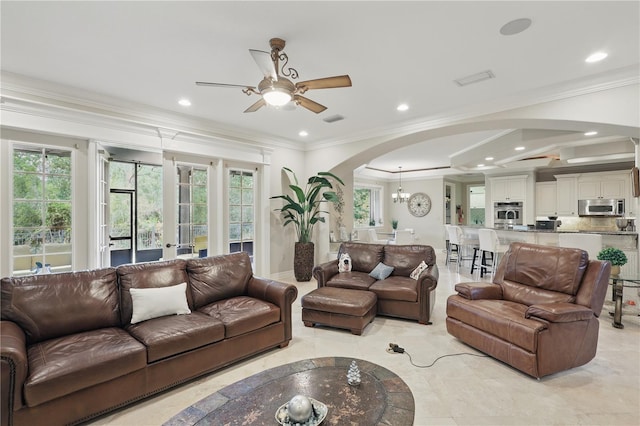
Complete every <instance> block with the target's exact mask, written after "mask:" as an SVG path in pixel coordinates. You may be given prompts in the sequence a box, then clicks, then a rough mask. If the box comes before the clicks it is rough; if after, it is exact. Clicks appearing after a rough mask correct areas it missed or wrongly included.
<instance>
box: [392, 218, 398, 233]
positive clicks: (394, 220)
mask: <svg viewBox="0 0 640 426" xmlns="http://www.w3.org/2000/svg"><path fill="white" fill-rule="evenodd" d="M391 227H392V228H393V230H394V231H396V230H397V229H398V219H391Z"/></svg>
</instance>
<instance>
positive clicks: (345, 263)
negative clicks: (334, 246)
mask: <svg viewBox="0 0 640 426" xmlns="http://www.w3.org/2000/svg"><path fill="white" fill-rule="evenodd" d="M338 272H351V256H349V253H342V254H341V255H340V259H338Z"/></svg>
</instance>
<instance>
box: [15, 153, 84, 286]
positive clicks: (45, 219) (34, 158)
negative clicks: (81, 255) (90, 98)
mask: <svg viewBox="0 0 640 426" xmlns="http://www.w3.org/2000/svg"><path fill="white" fill-rule="evenodd" d="M12 156H13V158H12V161H13V195H12V199H13V220H12V223H13V229H12V235H13V259H12V260H13V262H12V263H13V275H14V276H19V275H28V274H34V273H48V272H63V271H71V269H72V261H71V259H72V246H71V241H72V240H71V214H72V208H71V207H72V204H71V200H72V177H71V163H72V161H71V151H69V150H65V149H58V148H55V149H53V148H44V147H29V146H16V147H15V148H14V149H13V153H12Z"/></svg>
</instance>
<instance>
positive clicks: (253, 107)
mask: <svg viewBox="0 0 640 426" xmlns="http://www.w3.org/2000/svg"><path fill="white" fill-rule="evenodd" d="M266 104H267V103H266V102H265V101H264V99H262V98H260V99H259V100H258V101H257V102H256V103H254V104H253V105H251V106H250V107H249V108H247V109H245V110H244V112H256V111H257V110H259V109H260V108H262V107H263V106H265V105H266Z"/></svg>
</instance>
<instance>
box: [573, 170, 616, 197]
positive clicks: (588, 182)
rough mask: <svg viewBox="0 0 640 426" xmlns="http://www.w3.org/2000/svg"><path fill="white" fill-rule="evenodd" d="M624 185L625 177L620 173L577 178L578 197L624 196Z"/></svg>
mask: <svg viewBox="0 0 640 426" xmlns="http://www.w3.org/2000/svg"><path fill="white" fill-rule="evenodd" d="M627 180H628V178H627ZM626 187H627V186H626V182H625V177H624V175H621V174H615V175H609V176H606V175H603V176H601V178H600V179H597V180H596V177H594V176H589V177H585V178H583V179H580V180H578V199H580V200H588V199H594V198H626V195H627V192H626Z"/></svg>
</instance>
